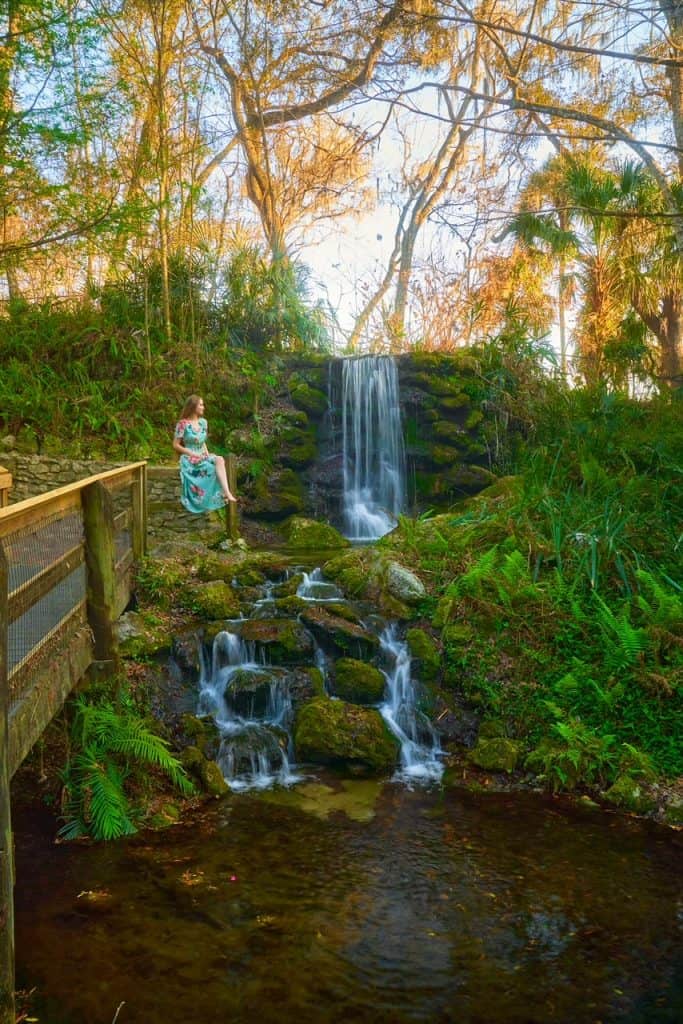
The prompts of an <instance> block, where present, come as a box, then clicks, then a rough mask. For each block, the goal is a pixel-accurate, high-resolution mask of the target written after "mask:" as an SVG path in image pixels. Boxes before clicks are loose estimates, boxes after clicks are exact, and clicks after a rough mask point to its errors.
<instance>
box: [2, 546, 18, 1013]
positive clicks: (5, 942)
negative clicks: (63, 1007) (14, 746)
mask: <svg viewBox="0 0 683 1024" xmlns="http://www.w3.org/2000/svg"><path fill="white" fill-rule="evenodd" d="M7 599H8V580H7V559H6V557H5V552H4V550H3V546H2V542H1V541H0V1024H14V1021H15V1019H16V1015H15V1012H14V849H13V838H12V818H11V812H10V788H9V785H10V775H9V728H8V722H7V713H8V710H9V680H8V664H7V649H8V642H7V632H8V614H7V608H8V600H7Z"/></svg>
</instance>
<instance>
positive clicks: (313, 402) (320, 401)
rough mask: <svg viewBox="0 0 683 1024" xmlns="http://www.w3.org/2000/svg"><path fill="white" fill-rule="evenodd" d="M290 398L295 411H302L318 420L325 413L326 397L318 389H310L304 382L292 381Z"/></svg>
mask: <svg viewBox="0 0 683 1024" xmlns="http://www.w3.org/2000/svg"><path fill="white" fill-rule="evenodd" d="M289 394H290V398H291V399H292V403H293V404H294V405H295V406H296V408H297V409H303V411H304V412H305V413H308V415H309V416H313V417H314V418H316V419H320V417H322V416H323V415H324V414H325V412H326V411H327V395H326V394H325V392H324V391H321V390H320V389H319V388H314V387H311V385H310V384H307V383H306V381H303V380H301V379H296V380H294V382H293V384H292V386H291V388H290V392H289Z"/></svg>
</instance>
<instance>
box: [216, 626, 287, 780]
mask: <svg viewBox="0 0 683 1024" xmlns="http://www.w3.org/2000/svg"><path fill="white" fill-rule="evenodd" d="M200 666H201V667H200V678H199V706H198V709H197V713H198V714H200V715H212V716H213V718H214V720H215V722H216V725H217V726H218V730H219V733H220V736H221V741H220V749H219V751H218V756H217V757H216V761H217V763H218V765H219V767H220V769H221V771H222V773H223V777H224V778H225V780H226V782H227V783H228V785H229V786H230V788H231V789H235V790H238V789H254V788H255V789H265V788H266V787H268V786H271V785H273V783H275V782H277V783H280V785H290V784H291V783H292V782H297V781H298V776H296V775H293V774H292V772H291V770H290V766H289V757H288V753H287V750H286V749H285V747H284V746H283V745H282V743H281V742H280V741H279V736H278V732H277V730H278V729H280V730H282V731H284V732H285V733H287V732H288V728H287V727H288V725H289V721H290V719H291V716H292V702H291V699H290V697H289V692H288V688H287V687H286V686H283V684H282V680H281V679H277V678H275V679H268V675H267V673H268V668H269V667H268V666H266V665H265V663H264V659H263V660H261V661H259V662H257V661H256V651H255V644H253V643H246V642H245V641H244V640H242V638H241V637H240V636H238V635H237V634H235V633H229V632H225V631H222V632H220V633H218V634H217V635H216V638H215V639H214V642H213V647H212V651H211V658H210V659H209V658H208V657H207V656H206V654H205V652H204V649H203V645H200ZM240 672H241V673H245V672H247V673H259V674H260V676H261V677H262V686H263V687H264V688H266V687H267V697H266V699H265V702H263V701H261V708H260V711H259V710H257V709H256V708H255V706H254V703H255V702H254V701H253V700H252V702H251V706H250V708H249V709H248V711H247V713H244V712H243V713H241V714H240V713H239V712H238V711H236V710H235V707H234V704H233V701H234V697H233V694H232V686H231V683H232V684H233V686H234V680H233V677H237V675H238V673H240Z"/></svg>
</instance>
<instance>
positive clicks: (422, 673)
mask: <svg viewBox="0 0 683 1024" xmlns="http://www.w3.org/2000/svg"><path fill="white" fill-rule="evenodd" d="M406 642H407V644H408V648H409V650H410V653H411V654H412V656H413V658H414V659H415V660H416V662H417V665H416V670H417V674H418V676H419V677H420V679H423V680H426V681H428V682H429V681H431V680H434V679H436V678H437V676H438V675H439V671H440V669H441V652H440V651H439V648H438V646H437V644H436V641H435V640H434V637H432V636H430V635H429V633H427V632H425V630H424V629H409V630H408V632H407V633H406Z"/></svg>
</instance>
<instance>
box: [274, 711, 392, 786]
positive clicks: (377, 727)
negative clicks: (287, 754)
mask: <svg viewBox="0 0 683 1024" xmlns="http://www.w3.org/2000/svg"><path fill="white" fill-rule="evenodd" d="M294 745H295V748H296V754H297V759H298V760H299V761H303V762H309V763H312V764H324V765H331V766H333V767H337V768H346V769H350V770H355V771H364V772H382V771H389V770H391V769H392V768H393V767H394V766H395V765H396V763H397V760H398V753H399V743H398V740H397V739H396V737H395V736H394V735H393V734H392V733H391V732H390V731H389V728H388V727H387V724H386V722H385V721H384V719H383V718H382V716H381V715H380V713H379V711H375V710H374V709H373V708H362V707H358V706H357V705H355V704H346V703H345V702H344V701H341V700H330V699H329V698H328V697H317V698H316V699H315V700H312V701H311V702H310V704H306V705H304V707H302V708H301V709H300V710H299V712H298V713H297V717H296V723H295V728H294Z"/></svg>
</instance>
